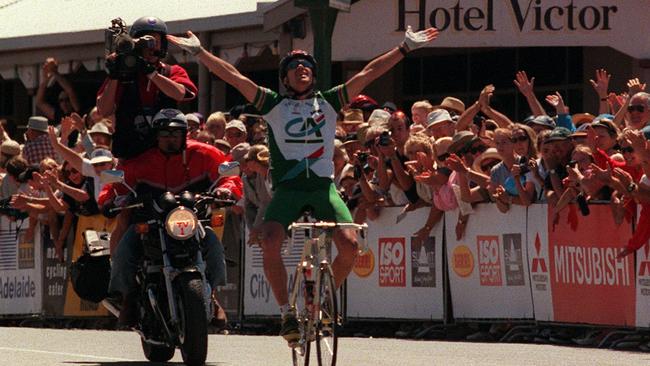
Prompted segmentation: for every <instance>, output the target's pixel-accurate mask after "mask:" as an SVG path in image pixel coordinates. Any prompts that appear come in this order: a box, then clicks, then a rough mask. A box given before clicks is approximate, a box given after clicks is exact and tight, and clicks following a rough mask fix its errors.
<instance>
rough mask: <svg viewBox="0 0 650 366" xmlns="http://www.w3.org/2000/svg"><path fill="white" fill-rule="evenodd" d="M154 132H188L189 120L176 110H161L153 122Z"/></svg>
mask: <svg viewBox="0 0 650 366" xmlns="http://www.w3.org/2000/svg"><path fill="white" fill-rule="evenodd" d="M151 126H152V127H153V129H154V130H156V131H157V130H164V129H182V130H185V131H187V119H186V118H185V115H184V114H183V112H181V111H179V110H178V109H174V108H165V109H161V110H160V111H158V113H156V115H155V116H154V117H153V120H152V121H151Z"/></svg>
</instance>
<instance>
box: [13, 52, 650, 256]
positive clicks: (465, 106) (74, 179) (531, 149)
mask: <svg viewBox="0 0 650 366" xmlns="http://www.w3.org/2000/svg"><path fill="white" fill-rule="evenodd" d="M42 73H43V75H42V78H41V80H42V82H41V83H40V85H39V89H38V91H37V98H36V99H37V107H38V109H39V110H40V112H41V113H40V114H41V116H32V117H30V118H29V120H28V121H27V125H26V132H25V134H24V143H23V144H22V145H21V144H19V143H18V142H16V140H17V139H16V136H11V134H9V133H7V132H6V128H5V127H6V126H7V124H6V121H4V123H2V124H0V129H1V130H0V140H1V146H0V168H1V169H2V173H3V179H2V183H1V185H0V194H1V197H0V198H2V199H4V200H6V201H7V202H10V204H11V205H12V206H13V207H14V208H17V209H20V210H22V211H25V212H27V213H28V214H29V222H30V225H29V227H30V231H28V235H27V240H30V239H31V238H33V235H34V233H33V231H31V228H33V227H34V224H36V223H37V222H41V223H43V224H46V225H47V227H48V228H49V232H50V236H51V239H52V241H53V242H54V243H55V245H56V248H57V253H59V255H62V251H63V246H64V243H65V238H66V237H67V235H68V233H69V232H70V228H71V227H73V225H74V222H75V217H76V216H79V215H88V216H90V215H96V214H99V213H100V209H99V208H98V206H97V201H96V200H97V195H98V194H99V192H100V191H101V188H102V187H101V183H100V180H99V174H100V173H101V171H103V170H106V169H111V168H113V167H115V165H116V164H117V163H118V160H117V159H116V158H114V157H113V155H112V153H111V147H112V136H113V132H114V125H115V122H114V121H115V116H113V115H108V116H106V117H102V116H101V115H100V114H99V113H98V112H97V108H93V109H91V110H89V111H88V113H87V114H83V115H82V114H80V112H81V106H80V105H79V101H78V98H77V96H76V93H75V89H74V86H73V85H72V84H71V83H70V82H69V81H67V80H66V79H65V77H63V76H61V75H60V74H59V73H58V72H57V62H56V60H54V59H51V58H48V59H47V60H46V61H45V62H44V64H43V68H42ZM610 77H611V76H610V75H609V74H608V73H607V71H605V70H597V71H596V74H595V78H594V79H593V80H591V85H592V87H593V90H594V92H595V93H594V98H598V100H599V109H598V111H576V110H571V109H570V106H568V105H566V104H565V103H564V100H563V97H562V95H561V94H560V93H558V92H556V93H554V94H550V95H546V96H543V95H542V96H538V95H537V94H536V93H535V89H534V78H530V77H529V76H528V75H526V73H525V72H518V73H517V74H516V75H514V84H515V85H516V87H517V88H518V90H519V91H520V93H521V94H522V96H523V97H524V98H525V100H526V101H527V103H528V106H529V108H530V116H529V117H527V118H526V119H524V120H522V121H516V120H513V119H512V118H511V117H510V116H507V115H505V114H503V113H501V112H500V111H498V110H496V109H495V108H494V107H493V106H492V105H491V103H490V101H491V98H492V96H493V94H494V92H495V88H494V86H492V85H487V86H485V87H484V88H483V90H482V91H481V92H480V93H479V95H478V96H477V98H476V100H475V101H469V100H467V101H462V100H460V99H458V98H455V97H453V96H448V97H446V98H444V99H443V100H442V101H440V103H439V104H437V105H435V103H432V102H430V101H427V100H420V101H417V102H415V103H413V104H412V105H406V106H403V107H404V108H403V109H398V108H397V107H396V106H395V104H394V103H392V102H386V103H384V104H383V105H381V104H379V103H378V102H376V101H375V100H374V99H373V98H372V97H370V96H365V95H361V96H359V97H357V98H356V99H355V100H353V101H352V102H351V103H350V104H349V105H348V106H346V107H344V109H343V110H341V111H340V113H339V121H338V122H337V133H336V140H335V150H334V151H335V153H334V161H333V164H334V172H335V177H334V179H335V183H336V186H337V188H338V189H339V192H340V194H341V196H342V197H343V198H344V200H345V202H346V203H347V205H348V206H349V208H350V209H351V212H352V213H353V217H354V220H355V221H356V222H358V223H361V222H365V221H368V220H375V219H377V218H378V217H379V216H380V215H381V214H382V208H384V207H386V206H403V215H406V214H407V213H408V212H411V211H413V210H415V209H418V208H423V207H426V208H427V209H428V216H427V220H426V222H425V224H424V225H423V227H422V228H420V229H419V230H418V231H417V232H416V233H412V234H413V235H414V236H415V237H416V240H422V239H424V238H425V237H427V236H428V235H429V233H430V231H431V230H432V228H433V227H434V226H435V225H437V224H438V223H439V222H440V219H441V217H442V215H443V213H444V212H445V211H450V210H454V209H456V208H459V214H458V217H457V222H456V233H455V234H456V236H457V237H458V238H462V236H463V235H464V230H465V227H466V224H467V222H468V221H469V220H471V216H472V215H471V214H472V212H473V210H472V205H474V204H477V203H481V202H493V203H494V204H496V205H497V207H498V209H499V210H500V211H502V212H507V211H508V210H509V209H510V207H511V206H512V205H523V206H528V205H531V204H533V203H538V202H544V203H548V204H549V205H550V206H551V212H552V215H553V220H554V221H556V220H557V219H558V217H559V214H560V212H561V211H562V210H565V209H567V207H570V204H571V203H577V206H578V207H579V210H580V212H581V213H582V214H583V215H588V214H589V204H590V203H593V202H601V203H602V202H607V203H608V204H609V205H610V206H611V211H612V215H613V216H614V218H615V222H617V223H621V222H623V220H628V221H629V220H633V219H634V218H635V217H637V216H638V218H639V220H641V221H643V222H640V223H639V225H637V227H639V228H644V227H645V228H648V227H650V223H648V222H645V221H648V220H649V219H648V218H649V217H650V181H649V179H648V176H650V174H648V173H649V172H650V163H649V162H650V144H648V142H647V140H648V139H650V94H648V93H646V91H645V90H646V85H645V84H644V83H641V82H640V81H639V80H638V79H631V80H629V81H628V83H627V86H628V89H627V90H624V91H619V92H618V93H616V92H614V91H611V90H610V89H609V81H610ZM54 84H58V85H59V87H60V88H59V89H60V90H61V91H60V93H58V95H57V102H58V105H53V104H51V103H48V102H47V101H46V98H45V97H44V96H45V94H46V91H47V89H48V88H50V87H52V86H53V85H54ZM104 87H106V86H104ZM542 102H545V103H548V107H549V109H550V110H553V111H554V113H550V114H549V113H547V112H546V109H545V108H544V106H543V104H542ZM104 112H105V110H104ZM186 118H187V122H188V138H189V139H194V140H196V141H199V142H202V143H206V144H210V145H213V146H215V147H217V148H218V149H220V150H221V151H223V152H224V153H225V154H227V155H228V156H229V157H230V158H231V159H232V160H234V161H238V162H239V163H240V165H241V172H242V179H243V182H244V192H245V194H244V196H243V198H242V200H241V201H240V202H239V204H238V205H237V206H235V207H233V208H232V209H231V211H232V213H233V214H235V215H238V216H240V217H241V219H242V220H243V221H245V223H246V225H247V226H248V227H251V228H253V227H256V226H257V225H259V224H260V223H261V222H262V219H263V215H264V211H265V208H266V206H267V205H268V203H269V201H270V200H271V197H272V195H273V187H272V185H271V179H270V175H271V174H272V171H270V170H269V147H268V146H267V137H266V136H267V126H266V123H265V121H264V120H263V118H262V116H259V115H257V114H255V113H254V112H252V111H251V110H250V107H248V108H234V109H233V110H231V111H230V112H221V111H218V112H214V113H212V114H210V115H209V116H207V118H206V117H204V116H203V115H201V114H199V113H188V114H187V115H186ZM638 205H640V206H641V215H637V214H636V212H637V206H638ZM644 220H645V221H644ZM408 234H411V233H408ZM648 236H650V229H648V230H643V229H641V230H637V233H636V234H635V236H634V238H633V239H632V240H631V241H630V244H629V245H628V247H627V248H626V249H625V250H624V251H623V252H622V253H621V255H625V254H629V253H631V252H633V251H634V250H635V249H638V248H639V247H640V246H641V245H642V244H643V243H645V242H646V241H647V239H648Z"/></svg>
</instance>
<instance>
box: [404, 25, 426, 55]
mask: <svg viewBox="0 0 650 366" xmlns="http://www.w3.org/2000/svg"><path fill="white" fill-rule="evenodd" d="M429 41H431V38H430V37H429V36H427V30H426V29H425V30H421V31H419V32H413V28H411V26H410V25H409V26H407V27H406V32H405V33H404V41H402V44H401V47H403V48H404V50H405V51H406V52H410V51H413V50H414V49H416V48H420V47H422V46H424V45H425V44H427V43H429Z"/></svg>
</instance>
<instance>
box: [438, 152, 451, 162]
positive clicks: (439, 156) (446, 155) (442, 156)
mask: <svg viewBox="0 0 650 366" xmlns="http://www.w3.org/2000/svg"><path fill="white" fill-rule="evenodd" d="M448 157H449V153H444V154H440V155H438V160H440V161H445V160H447V158H448Z"/></svg>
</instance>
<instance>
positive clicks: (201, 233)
mask: <svg viewBox="0 0 650 366" xmlns="http://www.w3.org/2000/svg"><path fill="white" fill-rule="evenodd" d="M219 172H220V173H221V176H222V177H224V176H232V175H238V174H239V166H238V164H236V163H235V164H233V163H224V164H222V166H220V167H219ZM101 180H102V182H104V183H121V184H124V185H125V186H126V187H127V188H128V189H129V190H130V191H131V194H130V196H132V197H134V198H135V200H136V203H133V202H129V204H126V205H124V206H122V207H116V208H112V209H111V210H113V211H119V210H124V209H128V208H130V209H133V212H132V213H131V215H132V221H133V222H136V224H135V230H136V232H137V233H138V235H139V239H140V243H141V244H142V249H143V250H142V256H141V260H140V261H139V266H138V270H137V272H136V282H137V284H138V295H139V296H138V300H137V307H138V322H137V325H136V326H135V327H134V330H135V331H136V332H137V333H138V334H139V335H140V338H141V343H142V349H143V351H144V355H145V357H146V358H147V359H148V360H149V361H153V362H165V361H168V360H170V359H171V358H172V357H173V356H174V353H175V351H176V348H179V349H180V350H181V354H182V357H183V362H185V363H186V364H188V365H203V364H204V363H205V359H206V356H207V349H208V324H209V323H210V321H211V320H212V317H213V314H214V305H213V302H212V297H211V294H212V289H211V288H210V284H209V283H208V281H207V279H206V275H205V271H206V263H205V261H204V260H203V255H202V252H201V247H202V243H203V241H204V238H205V235H206V229H205V226H209V222H210V219H209V217H210V210H211V209H212V208H213V207H225V206H230V205H233V204H234V203H235V202H234V201H232V200H223V199H218V198H216V197H215V196H214V195H212V194H209V193H204V194H192V193H190V192H187V191H186V192H183V193H181V194H180V195H174V194H172V193H170V192H165V193H164V194H162V195H161V196H159V197H157V198H153V197H152V195H151V194H147V190H145V191H144V192H142V191H141V192H140V194H138V192H136V191H135V190H133V188H131V187H129V186H128V185H126V183H125V182H124V172H123V171H119V170H109V171H105V172H103V173H102V176H101ZM217 182H218V181H217ZM217 182H215V183H214V184H213V186H215V185H216V184H217ZM211 191H212V187H210V189H208V192H211ZM203 218H206V219H203ZM102 304H103V305H104V306H105V307H106V308H107V309H108V310H109V311H110V312H111V313H113V314H114V315H115V316H116V317H119V311H120V309H119V306H118V305H117V304H116V303H115V302H112V301H110V299H106V300H104V301H102Z"/></svg>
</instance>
